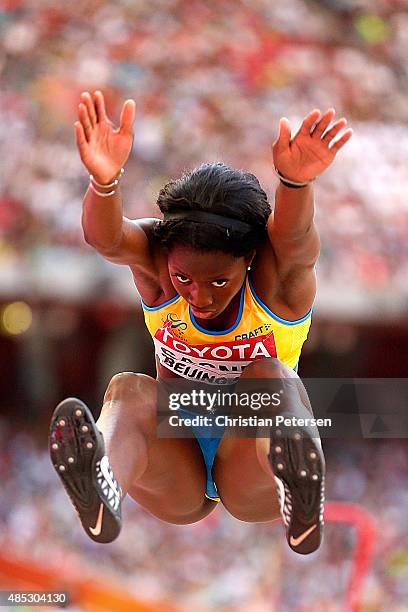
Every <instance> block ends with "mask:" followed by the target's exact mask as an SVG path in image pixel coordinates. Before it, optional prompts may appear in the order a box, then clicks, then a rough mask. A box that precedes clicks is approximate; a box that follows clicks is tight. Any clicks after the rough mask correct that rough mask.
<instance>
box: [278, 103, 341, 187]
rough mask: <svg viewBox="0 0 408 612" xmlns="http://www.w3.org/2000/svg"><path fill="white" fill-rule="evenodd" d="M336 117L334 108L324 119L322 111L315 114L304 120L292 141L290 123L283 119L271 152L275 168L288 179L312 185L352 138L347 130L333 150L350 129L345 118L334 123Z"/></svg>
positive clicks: (330, 109) (310, 114)
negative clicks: (340, 133)
mask: <svg viewBox="0 0 408 612" xmlns="http://www.w3.org/2000/svg"><path fill="white" fill-rule="evenodd" d="M335 113H336V112H335V110H334V108H329V109H328V110H327V111H326V112H325V113H323V115H321V113H320V111H319V110H317V109H315V110H313V111H312V112H311V113H309V114H308V115H307V116H306V117H305V118H304V119H303V122H302V125H301V126H300V129H299V131H298V132H297V134H296V135H295V136H294V137H293V138H291V127H290V123H289V121H288V119H286V117H282V119H281V120H280V122H279V135H278V137H277V139H276V140H275V142H274V143H273V145H272V152H273V161H274V164H275V168H276V169H277V170H278V171H279V172H280V173H281V174H282V175H283V176H284V177H285V178H287V179H289V180H292V181H297V182H299V183H302V182H306V181H311V180H313V179H314V178H316V176H318V175H319V174H321V173H322V172H323V171H324V170H326V168H327V167H328V166H330V164H331V163H332V161H333V160H334V158H335V156H336V153H337V152H338V151H339V150H340V149H341V148H342V147H343V146H344V145H345V144H346V142H347V141H348V140H349V139H350V138H351V136H352V134H353V130H352V129H350V128H349V129H347V130H345V132H344V134H343V135H342V136H341V138H339V140H337V141H336V142H335V143H333V144H332V145H331V146H330V143H331V142H332V140H333V139H334V138H335V137H336V136H337V135H338V134H339V132H340V131H341V130H343V129H344V128H345V127H346V125H347V119H344V118H342V119H338V120H337V121H335V122H334V123H332V121H333V119H334V116H335ZM330 124H331V125H330ZM329 126H330V127H329Z"/></svg>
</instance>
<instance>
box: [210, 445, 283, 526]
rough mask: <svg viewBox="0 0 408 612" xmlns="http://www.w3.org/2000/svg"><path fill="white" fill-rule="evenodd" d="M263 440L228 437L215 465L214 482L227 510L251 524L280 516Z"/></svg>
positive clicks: (221, 447) (219, 451)
mask: <svg viewBox="0 0 408 612" xmlns="http://www.w3.org/2000/svg"><path fill="white" fill-rule="evenodd" d="M267 442H268V441H267V440H265V439H263V438H258V439H257V438H238V437H232V436H228V434H227V435H225V436H224V437H223V439H222V440H221V443H220V446H219V448H218V451H217V455H216V458H215V462H214V468H213V474H214V480H215V483H216V485H217V489H218V492H219V494H220V498H221V501H222V502H223V504H224V506H225V507H226V509H227V510H228V511H229V512H230V513H231V514H232V515H233V516H235V517H236V518H238V519H240V520H242V521H248V522H264V521H271V520H274V519H276V518H278V517H279V516H280V514H279V504H278V498H277V495H276V490H275V481H274V477H273V473H272V470H271V468H270V467H269V465H268V464H267V460H266V459H265V458H266V453H265V445H266V444H267Z"/></svg>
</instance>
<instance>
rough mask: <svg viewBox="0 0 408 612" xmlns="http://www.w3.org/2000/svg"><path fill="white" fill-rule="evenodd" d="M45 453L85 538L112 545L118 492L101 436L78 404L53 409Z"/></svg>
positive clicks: (70, 402)
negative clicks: (47, 447) (67, 497)
mask: <svg viewBox="0 0 408 612" xmlns="http://www.w3.org/2000/svg"><path fill="white" fill-rule="evenodd" d="M49 449H50V455H51V461H52V463H53V466H54V468H55V470H56V472H57V474H58V476H59V477H60V478H61V480H62V484H63V485H64V487H65V489H66V491H67V493H68V495H69V497H70V498H71V501H72V503H73V504H74V506H75V509H76V511H77V512H78V515H79V518H80V519H81V523H82V526H83V528H84V529H85V531H86V533H87V534H88V536H89V537H90V538H92V540H95V542H101V543H102V542H104V543H106V542H112V541H113V540H114V539H115V538H117V536H118V535H119V532H120V529H121V524H122V518H121V489H120V486H119V483H118V482H117V480H116V479H115V477H114V475H113V472H112V469H111V467H110V466H109V459H108V457H107V455H105V443H104V440H103V435H102V433H101V432H100V431H99V430H98V428H97V427H96V424H95V421H94V418H93V416H92V413H91V411H90V410H89V408H88V407H87V406H86V405H85V404H84V403H83V402H81V400H79V399H76V398H73V397H71V398H68V399H65V400H64V401H62V402H61V403H60V404H58V406H57V407H56V409H55V411H54V414H53V416H52V420H51V425H50V439H49Z"/></svg>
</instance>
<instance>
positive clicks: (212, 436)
mask: <svg viewBox="0 0 408 612" xmlns="http://www.w3.org/2000/svg"><path fill="white" fill-rule="evenodd" d="M178 411H179V412H180V413H181V414H183V415H184V416H186V417H188V418H192V417H194V416H197V413H196V412H190V410H185V409H184V408H179V410H178ZM208 416H209V418H211V417H212V416H213V415H211V414H210V415H208ZM214 416H215V415H214ZM191 429H192V431H193V434H194V436H195V438H196V440H197V442H198V444H199V445H200V448H201V452H202V454H203V458H204V463H205V469H206V472H207V484H206V488H205V496H206V497H208V499H212V500H213V501H220V497H219V495H218V491H217V487H216V484H215V482H214V479H213V475H212V467H213V464H214V459H215V455H216V454H217V449H218V447H219V445H220V442H221V438H222V436H223V434H224V431H225V427H223V426H221V425H216V424H215V423H213V425H212V427H211V428H209V427H200V426H194V425H191Z"/></svg>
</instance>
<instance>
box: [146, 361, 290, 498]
mask: <svg viewBox="0 0 408 612" xmlns="http://www.w3.org/2000/svg"><path fill="white" fill-rule="evenodd" d="M298 366H299V362H298V363H297V364H296V365H295V367H294V368H293V370H294V371H295V372H297V370H298ZM158 380H160V382H161V383H162V384H164V385H165V379H163V378H160V379H158ZM179 412H181V413H182V414H184V415H185V416H186V417H188V418H192V417H194V416H197V413H196V412H191V411H189V410H185V409H184V408H179ZM207 416H209V417H210V418H211V416H214V417H215V415H211V414H209V415H207ZM191 429H192V431H193V434H194V436H195V438H196V440H197V442H198V444H199V445H200V449H201V452H202V454H203V458H204V463H205V469H206V472H207V484H206V489H205V496H206V497H208V499H212V500H213V501H220V497H219V495H218V491H217V486H216V484H215V482H214V479H213V475H212V468H213V465H214V459H215V455H216V454H217V450H218V447H219V445H220V442H221V439H222V436H223V435H224V432H225V429H226V428H225V427H222V426H221V425H216V424H215V423H214V424H213V425H212V427H211V429H210V428H209V427H201V426H193V425H192V426H191Z"/></svg>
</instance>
